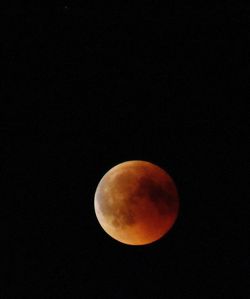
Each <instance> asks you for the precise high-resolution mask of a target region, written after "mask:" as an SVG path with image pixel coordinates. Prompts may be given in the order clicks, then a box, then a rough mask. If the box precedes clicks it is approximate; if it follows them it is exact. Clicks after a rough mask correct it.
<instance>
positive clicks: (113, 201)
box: [94, 160, 179, 245]
mask: <svg viewBox="0 0 250 299" xmlns="http://www.w3.org/2000/svg"><path fill="white" fill-rule="evenodd" d="M94 209H95V214H96V217H97V219H98V221H99V223H100V225H101V227H102V228H103V229H104V231H105V232H106V233H107V234H108V235H110V236H111V237H112V238H114V239H115V240H117V241H119V242H121V243H124V244H128V245H146V244H149V243H152V242H155V241H157V240H159V239H160V238H162V237H163V236H164V235H165V234H166V233H167V232H168V231H169V230H170V229H171V227H172V226H173V224H174V223H175V221H176V218H177V215H178V211H179V196H178V192H177V189H176V186H175V183H174V181H173V179H172V178H171V177H170V175H169V174H168V173H167V172H166V171H164V170H163V169H162V168H160V167H159V166H157V165H155V164H152V163H150V162H147V161H139V160H138V161H137V160H135V161H127V162H123V163H121V164H118V165H116V166H115V167H113V168H111V169H110V170H109V171H108V172H107V173H106V174H105V175H104V176H103V177H102V179H101V180H100V182H99V184H98V186H97V189H96V192H95V197H94Z"/></svg>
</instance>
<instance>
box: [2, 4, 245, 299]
mask: <svg viewBox="0 0 250 299" xmlns="http://www.w3.org/2000/svg"><path fill="white" fill-rule="evenodd" d="M84 2H85V1H81V2H80V1H76V2H75V3H73V2H70V1H68V2H67V3H66V2H63V1H62V2H60V3H59V2H58V3H54V4H53V5H54V6H53V7H46V8H45V7H39V6H38V5H37V6H36V5H35V4H33V6H28V4H26V7H25V6H20V7H15V8H13V7H12V8H9V9H4V10H3V12H2V16H3V17H2V20H3V29H4V34H3V36H2V44H3V57H4V63H3V68H2V73H3V75H4V79H3V80H2V82H1V94H2V95H3V97H2V99H3V101H2V103H3V104H2V105H1V106H2V109H1V115H2V121H1V127H0V129H1V133H2V136H3V137H2V138H1V139H2V141H1V145H2V146H1V147H2V149H3V153H2V154H1V173H2V176H3V180H4V187H7V192H8V193H7V194H8V196H9V198H10V199H11V202H12V200H13V199H14V204H13V208H14V211H13V212H11V213H10V215H11V216H12V217H13V221H12V224H11V225H10V226H9V229H8V235H9V240H10V247H11V248H12V249H13V250H12V251H13V252H12V251H11V252H12V253H11V255H10V258H9V259H8V262H9V265H8V266H7V267H8V273H9V274H10V282H11V286H10V287H7V288H4V291H3V292H4V293H3V295H2V297H1V298H18V299H21V298H25V299H28V298H32V299H36V298H53V299H54V298H84V299H88V298H90V299H92V298H104V299H105V298H107V299H111V298H116V299H120V298H126V299H130V298H144V299H161V298H164V299H167V298H174V299H175V298H176V299H178V298H212V299H213V298H247V297H249V295H247V294H246V288H245V287H246V286H247V285H246V283H245V281H244V280H245V278H246V272H247V271H248V270H249V257H248V253H247V248H246V240H247V238H249V230H248V225H247V218H249V209H247V208H246V203H247V200H249V198H248V199H247V192H246V191H245V188H246V186H247V175H246V173H247V164H248V163H247V159H246V158H247V150H246V145H247V141H246V140H247V128H246V119H247V118H246V112H247V108H246V106H244V105H243V101H244V99H245V97H246V96H245V95H246V89H247V85H248V81H249V77H248V76H247V67H248V63H249V55H248V52H249V48H248V47H247V43H248V40H249V8H245V7H241V6H240V4H236V1H235V3H234V2H233V1H228V4H225V5H224V6H222V5H221V6H220V5H219V4H217V5H216V6H212V4H203V5H200V6H193V7H192V5H190V4H188V3H186V4H184V5H181V4H178V5H177V4H173V3H172V1H171V3H169V4H167V5H166V6H164V7H163V6H162V7H161V6H160V4H159V3H158V1H145V2H144V4H143V5H139V4H138V5H136V4H132V5H129V4H127V3H126V4H119V5H118V4H117V3H116V4H113V5H110V6H109V7H108V6H107V5H106V2H105V4H102V5H101V6H100V4H98V3H94V2H92V4H91V5H89V4H86V3H84ZM127 160H147V161H150V162H153V163H155V164H157V165H159V166H160V167H162V168H164V169H165V170H167V171H168V173H169V174H170V175H171V176H172V178H173V179H174V181H175V183H176V186H177V188H178V191H179V195H180V213H179V217H178V219H177V221H176V223H175V225H174V227H173V228H172V230H171V231H170V232H169V233H168V234H167V235H166V236H165V237H164V238H162V239H161V240H160V241H159V242H156V243H152V244H149V245H147V246H128V245H123V244H121V243H119V242H117V241H115V240H113V239H112V238H110V237H109V236H108V235H107V234H106V233H105V232H104V231H103V230H102V228H101V227H100V225H99V223H98V222H97V219H96V216H95V213H94V193H95V189H96V187H97V184H98V182H99V181H100V179H101V177H102V176H103V175H104V174H105V173H106V172H107V171H108V170H109V169H110V168H112V167H113V166H115V165H116V164H118V163H121V162H124V161H127ZM13 265H14V266H13ZM9 274H8V275H9ZM6 286H7V284H6Z"/></svg>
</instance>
